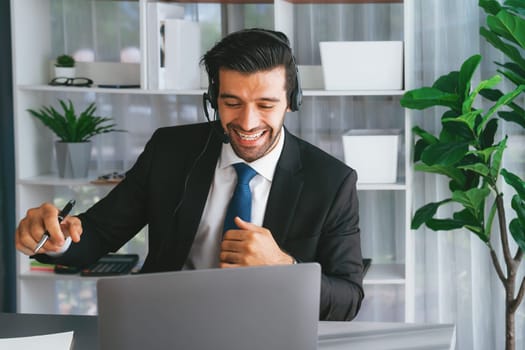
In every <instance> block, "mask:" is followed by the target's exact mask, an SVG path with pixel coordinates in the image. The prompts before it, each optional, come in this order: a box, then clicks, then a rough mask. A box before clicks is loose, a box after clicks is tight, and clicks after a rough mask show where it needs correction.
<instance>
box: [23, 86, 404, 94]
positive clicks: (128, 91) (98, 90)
mask: <svg viewBox="0 0 525 350" xmlns="http://www.w3.org/2000/svg"><path fill="white" fill-rule="evenodd" d="M19 89H20V90H24V91H48V92H73V93H75V92H78V93H96V94H135V95H186V96H192V95H202V94H203V93H204V92H205V91H206V90H204V89H195V90H168V89H161V90H159V89H157V90H147V89H125V88H123V89H111V88H99V87H70V86H50V85H21V86H19ZM404 93H405V90H323V89H315V90H314V89H306V90H303V96H313V97H315V96H402V95H403V94H404Z"/></svg>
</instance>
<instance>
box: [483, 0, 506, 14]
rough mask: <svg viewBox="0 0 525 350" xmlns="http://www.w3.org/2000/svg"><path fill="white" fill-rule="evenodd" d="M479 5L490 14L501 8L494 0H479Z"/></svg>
mask: <svg viewBox="0 0 525 350" xmlns="http://www.w3.org/2000/svg"><path fill="white" fill-rule="evenodd" d="M479 7H481V8H482V9H483V10H485V12H486V13H488V14H492V15H495V14H497V13H498V12H499V11H500V10H501V5H500V4H499V2H497V1H496V0H479Z"/></svg>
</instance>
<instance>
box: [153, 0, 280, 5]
mask: <svg viewBox="0 0 525 350" xmlns="http://www.w3.org/2000/svg"><path fill="white" fill-rule="evenodd" d="M158 2H191V3H210V4H273V0H191V1H189V0H159V1H158Z"/></svg>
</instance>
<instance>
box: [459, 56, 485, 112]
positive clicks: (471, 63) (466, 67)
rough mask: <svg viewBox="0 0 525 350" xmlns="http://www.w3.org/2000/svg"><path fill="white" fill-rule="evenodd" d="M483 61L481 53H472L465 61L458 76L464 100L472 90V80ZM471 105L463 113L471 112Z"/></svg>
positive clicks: (460, 94) (460, 91) (460, 93)
mask: <svg viewBox="0 0 525 350" xmlns="http://www.w3.org/2000/svg"><path fill="white" fill-rule="evenodd" d="M480 62H481V55H479V54H477V55H472V56H470V57H469V58H467V59H466V60H465V62H463V64H462V65H461V68H460V70H459V78H458V95H459V96H461V97H462V99H463V100H465V99H466V98H467V96H468V95H469V92H470V81H471V80H472V77H473V76H474V73H475V72H476V69H477V68H478V66H479V63H480ZM469 111H470V107H469V108H468V109H467V110H463V113H466V112H469Z"/></svg>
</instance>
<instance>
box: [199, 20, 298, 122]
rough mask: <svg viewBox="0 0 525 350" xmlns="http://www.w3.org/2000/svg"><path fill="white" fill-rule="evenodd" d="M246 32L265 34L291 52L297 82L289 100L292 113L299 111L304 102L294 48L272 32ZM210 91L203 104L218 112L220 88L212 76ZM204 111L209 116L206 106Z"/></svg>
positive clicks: (262, 30)
mask: <svg viewBox="0 0 525 350" xmlns="http://www.w3.org/2000/svg"><path fill="white" fill-rule="evenodd" d="M245 31H246V32H252V33H261V34H264V35H267V36H269V37H271V38H273V39H274V40H276V41H278V42H280V43H281V44H283V46H285V47H286V48H288V50H290V54H291V56H292V63H293V65H294V67H295V81H294V85H295V86H294V87H293V89H292V91H291V92H290V96H289V97H288V100H289V104H290V106H289V107H290V110H291V111H292V112H295V111H298V110H299V107H300V106H301V103H302V102H303V91H302V89H301V80H300V78H299V70H298V68H297V64H296V63H295V58H294V56H293V53H292V48H291V47H290V45H289V44H288V43H287V42H286V41H285V40H284V39H282V38H280V37H279V36H277V35H276V34H274V33H272V32H270V31H267V30H264V29H258V28H254V29H246V30H245ZM208 82H209V84H208V91H207V92H205V93H204V95H203V102H204V103H206V101H208V102H209V103H210V106H211V107H212V108H213V109H214V110H215V111H217V108H218V102H217V99H218V96H216V94H217V93H218V91H219V87H218V86H217V83H216V82H215V81H214V80H213V78H212V77H211V76H208ZM204 110H205V111H206V114H207V110H206V106H204Z"/></svg>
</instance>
